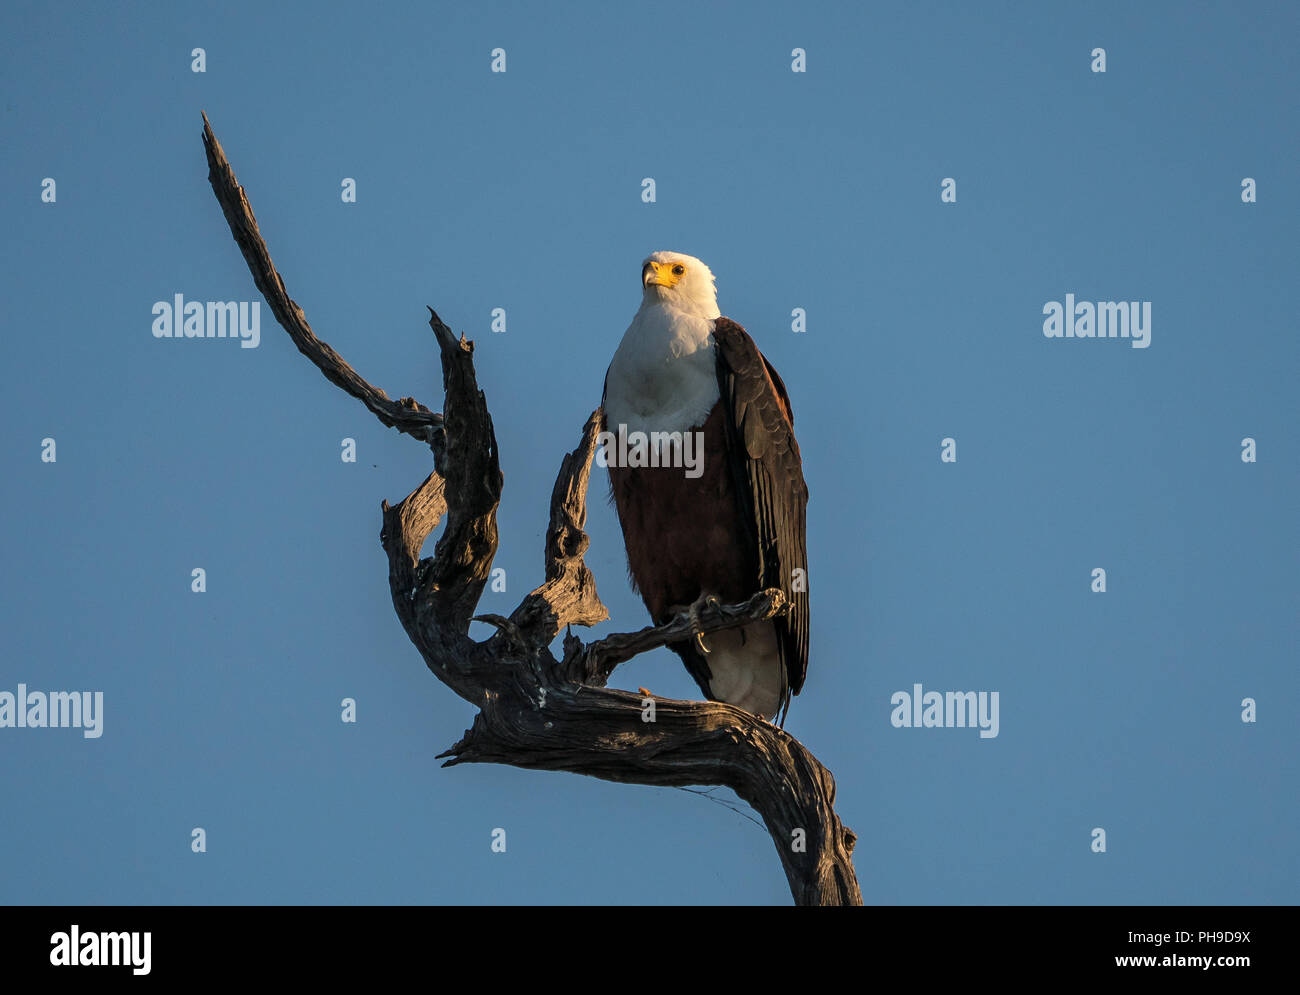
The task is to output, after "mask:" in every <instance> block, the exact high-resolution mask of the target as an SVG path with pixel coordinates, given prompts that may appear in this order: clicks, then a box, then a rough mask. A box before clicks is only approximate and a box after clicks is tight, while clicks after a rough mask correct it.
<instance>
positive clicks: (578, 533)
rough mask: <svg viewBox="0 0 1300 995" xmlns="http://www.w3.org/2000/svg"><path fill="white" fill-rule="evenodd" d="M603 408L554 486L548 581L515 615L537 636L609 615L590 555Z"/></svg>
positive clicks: (568, 456)
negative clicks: (592, 487) (590, 486)
mask: <svg viewBox="0 0 1300 995" xmlns="http://www.w3.org/2000/svg"><path fill="white" fill-rule="evenodd" d="M601 422H602V415H601V411H600V409H599V408H598V409H596V410H595V411H593V412H592V413H591V417H590V418H588V419H587V424H586V425H584V426H583V428H582V441H581V442H579V444H578V448H577V449H575V450H574V451H573V452H571V453H567V454H566V455H565V457H564V462H563V464H561V466H560V474H559V476H558V477H556V479H555V488H554V489H553V490H552V492H551V521H550V525H549V526H548V527H547V529H546V583H545V584H543V585H542V586H541V587H539V588H537V589H536V590H535V591H533V592H532V593H530V594H529V595H528V597H526V598H524V600H523V603H522V604H520V606H519V607H518V608H517V609H515V613H514V615H513V616H512V619H513V620H514V622H515V624H516V625H518V626H519V627H520V628H521V629H523V630H525V631H527V632H529V633H530V634H531V635H532V637H533V638H535V639H537V640H539V641H540V642H543V643H549V642H550V641H551V640H552V639H554V638H555V635H556V633H558V632H559V631H560V629H562V628H563V627H564V626H566V625H595V624H597V623H598V622H603V621H605V619H607V618H609V611H608V610H607V609H606V608H605V606H604V604H603V603H602V602H601V600H600V595H599V594H597V593H596V578H595V577H594V576H593V575H592V573H591V570H590V569H589V568H588V566H587V563H586V561H585V560H584V559H583V557H584V556H586V554H587V547H588V546H589V545H591V540H590V539H589V538H588V537H587V533H586V532H585V531H583V527H584V526H585V525H586V524H587V483H588V481H589V480H590V479H591V460H592V457H593V456H594V455H595V453H596V438H597V436H598V435H599V434H600V426H601Z"/></svg>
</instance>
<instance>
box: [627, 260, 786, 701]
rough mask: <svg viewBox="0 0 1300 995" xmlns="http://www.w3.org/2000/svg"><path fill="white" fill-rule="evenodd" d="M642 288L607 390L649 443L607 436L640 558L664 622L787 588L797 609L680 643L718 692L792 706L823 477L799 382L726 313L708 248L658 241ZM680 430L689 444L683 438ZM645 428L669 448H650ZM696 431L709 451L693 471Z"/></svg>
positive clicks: (657, 616)
mask: <svg viewBox="0 0 1300 995" xmlns="http://www.w3.org/2000/svg"><path fill="white" fill-rule="evenodd" d="M641 288H642V299H641V307H640V309H639V310H638V311H637V313H636V316H635V317H633V319H632V324H631V325H629V326H628V329H627V332H626V333H624V335H623V340H622V342H621V343H619V347H618V350H617V351H616V352H615V353H614V359H613V361H612V362H611V363H610V365H609V371H608V372H607V373H606V375H605V394H604V415H605V423H604V429H605V431H606V432H607V433H609V435H607V436H605V438H606V439H610V438H611V437H613V436H618V437H619V438H620V439H622V438H626V439H628V440H632V441H633V443H634V445H633V447H632V450H631V453H632V455H631V458H628V453H627V452H626V451H625V452H623V456H624V459H622V460H620V459H619V458H618V457H619V455H620V453H619V452H618V451H615V450H614V447H612V446H611V445H609V444H608V443H607V444H606V450H607V452H606V454H605V458H604V460H603V462H605V463H606V464H607V465H608V467H609V479H610V490H611V491H612V495H613V500H614V506H615V508H616V509H617V511H618V520H619V524H620V525H621V526H622V529H623V539H624V542H625V543H626V546H627V564H628V573H629V575H630V577H631V580H632V584H633V587H634V588H635V589H636V590H637V591H639V592H640V594H641V597H642V599H643V600H644V601H645V605H646V608H647V609H648V610H649V612H650V617H651V618H652V619H653V620H654V622H655V624H656V625H661V624H663V623H664V622H667V621H668V620H669V619H670V618H672V616H673V615H674V614H675V613H677V612H678V611H683V610H686V609H687V608H688V607H689V606H691V605H693V604H695V603H696V601H697V600H698V599H700V598H701V597H706V598H707V597H712V598H716V599H717V600H718V601H719V602H721V603H723V604H731V603H735V602H741V601H745V600H747V599H748V598H750V597H751V596H752V595H753V594H755V593H756V592H757V591H760V590H762V589H764V588H770V587H776V588H780V589H781V591H782V592H783V593H784V594H785V595H786V596H787V598H789V600H790V602H791V610H790V612H789V613H788V614H786V615H784V616H782V617H779V618H776V619H774V620H772V621H767V622H755V623H751V624H750V625H747V626H743V627H738V628H733V629H727V630H724V631H721V632H716V633H713V634H711V635H709V636H707V637H698V638H696V639H693V640H687V641H684V642H679V643H674V644H672V645H671V646H670V647H669V648H670V649H672V650H673V651H674V652H675V653H676V654H677V655H678V656H680V657H681V658H682V662H683V663H685V664H686V669H687V671H688V672H689V673H690V675H691V676H692V677H693V678H695V681H696V683H697V684H699V686H700V690H701V691H703V692H704V694H705V696H706V697H708V698H709V699H711V700H713V701H724V702H728V703H730V704H733V705H739V706H740V707H741V708H745V709H748V710H749V711H751V712H754V713H755V714H757V715H760V716H762V717H763V718H767V719H773V720H775V718H776V716H777V713H778V712H780V713H781V715H782V718H784V710H785V709H786V708H788V707H789V701H790V695H792V694H798V693H799V690H800V688H802V687H803V682H804V675H805V673H806V672H807V669H808V584H807V562H806V552H805V550H806V543H805V538H804V510H805V508H806V506H807V503H808V487H807V485H806V484H805V483H804V479H803V465H802V462H801V460H800V457H799V445H798V443H797V442H795V438H794V412H793V410H792V409H791V407H790V398H789V396H788V394H787V393H786V389H785V384H784V383H782V381H781V378H780V376H778V375H777V372H776V370H775V369H773V368H772V364H771V363H769V362H768V361H767V359H766V357H764V356H763V354H762V353H761V352H759V350H758V346H756V345H755V344H754V340H753V339H752V338H750V337H749V335H748V334H747V333H746V331H745V329H743V328H742V327H741V326H740V325H738V324H736V323H735V322H734V321H732V320H730V319H729V318H724V317H722V315H721V312H719V310H718V300H717V290H716V289H715V287H714V277H713V273H712V272H710V270H709V268H708V267H707V266H706V265H704V263H702V262H701V261H700V260H698V259H696V258H695V257H694V256H687V255H683V254H682V253H680V252H656V253H653V254H652V255H650V256H649V257H648V258H647V259H646V260H645V262H644V264H643V265H642V267H641ZM638 432H640V433H644V436H637V434H636V433H638ZM653 433H662V434H660V435H658V436H656V435H654V434H653ZM672 433H681V435H680V436H677V437H674V436H673V435H672ZM674 438H680V439H683V440H685V441H684V443H683V446H684V449H683V448H678V449H676V450H674V451H672V452H670V450H673V447H674V446H675V445H677V443H676V442H669V441H667V440H670V439H674ZM638 439H649V440H656V439H657V440H659V444H660V445H659V447H660V449H661V450H662V452H660V453H654V452H651V454H650V457H651V458H649V459H647V458H646V453H645V452H644V451H642V452H641V453H639V454H638V453H637V452H636V444H637V440H638ZM692 441H697V442H699V443H702V449H701V450H698V452H700V453H702V456H703V460H702V464H701V465H699V466H696V467H695V468H694V470H693V472H688V471H686V470H684V468H683V465H682V464H683V462H684V461H685V456H684V455H683V452H689V446H690V444H691V442H692ZM622 448H624V449H626V447H622ZM650 448H651V449H652V450H653V449H654V442H653V441H652V442H651V444H650ZM674 456H677V457H680V458H672V457H674ZM656 457H658V458H656ZM620 462H622V463H624V464H625V465H618V464H619V463H620ZM664 464H668V465H664ZM673 464H675V465H673Z"/></svg>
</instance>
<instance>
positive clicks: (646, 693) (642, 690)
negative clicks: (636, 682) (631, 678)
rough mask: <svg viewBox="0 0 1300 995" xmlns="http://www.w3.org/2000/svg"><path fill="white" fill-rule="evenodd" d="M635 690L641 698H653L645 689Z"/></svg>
mask: <svg viewBox="0 0 1300 995" xmlns="http://www.w3.org/2000/svg"><path fill="white" fill-rule="evenodd" d="M637 690H638V691H640V692H641V697H642V698H653V697H654V695H653V694H651V693H650V691H649V690H648V689H646V688H637Z"/></svg>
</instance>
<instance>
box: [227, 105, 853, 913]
mask: <svg viewBox="0 0 1300 995" xmlns="http://www.w3.org/2000/svg"><path fill="white" fill-rule="evenodd" d="M203 140H204V146H205V148H206V150H207V156H208V165H209V179H210V181H211V182H212V188H213V191H214V192H215V193H216V195H217V200H218V201H219V202H220V204H221V207H222V210H223V211H224V212H225V215H226V218H227V220H228V221H229V222H230V229H231V232H232V233H233V234H234V236H235V241H236V243H238V245H239V247H240V250H241V251H242V252H243V254H244V259H245V261H246V262H247V263H248V267H249V270H250V271H251V272H252V274H253V279H254V280H255V281H256V282H257V286H258V288H259V289H260V290H261V291H262V293H263V295H264V296H265V297H266V300H267V303H268V305H270V307H271V309H272V311H273V312H274V313H275V315H276V318H277V320H278V321H279V322H280V324H281V325H282V326H284V328H285V330H286V331H287V332H288V333H289V335H290V337H291V338H292V339H293V340H294V342H295V344H296V345H297V346H298V348H299V350H300V351H301V352H303V354H304V355H306V356H307V357H308V358H310V359H311V360H312V362H314V363H315V364H316V365H317V366H318V367H319V368H320V369H321V371H322V372H323V373H324V374H325V376H326V377H327V378H329V379H330V381H331V382H333V383H335V384H337V385H338V386H340V387H342V388H343V389H344V390H346V391H347V392H348V393H350V394H352V395H353V396H354V397H358V398H360V399H361V400H362V401H363V403H365V404H366V406H367V407H368V408H369V409H370V410H371V411H372V412H374V413H375V415H376V416H377V417H378V418H379V419H380V421H382V422H383V423H384V424H386V425H391V426H393V427H396V428H398V429H399V430H400V431H403V432H406V433H407V434H409V435H412V436H415V437H416V438H419V439H422V440H423V441H425V442H426V443H428V444H429V446H430V447H431V448H432V450H433V457H434V472H433V473H431V474H429V476H428V477H427V478H426V479H425V480H424V482H423V483H421V484H420V486H419V487H417V488H416V489H415V490H414V491H413V492H412V493H411V494H410V495H408V496H407V497H406V498H405V499H404V500H403V501H401V502H399V503H398V504H397V505H395V506H389V504H388V503H387V502H384V503H383V505H382V508H381V510H382V513H383V530H382V531H381V533H380V541H381V543H382V545H383V548H384V551H385V553H386V554H387V556H388V577H389V587H390V590H391V594H392V599H393V608H394V610H395V611H396V613H397V617H398V619H399V620H400V621H401V623H402V627H403V628H404V629H405V630H406V633H407V635H408V637H409V638H410V640H411V642H412V644H413V645H414V646H415V647H416V649H417V650H419V652H420V655H421V656H422V657H423V659H424V661H425V664H426V666H428V668H429V670H430V672H431V673H433V675H434V676H435V677H437V678H438V679H439V680H440V681H442V682H443V683H444V684H446V685H447V686H448V687H449V688H451V689H452V690H453V691H454V692H455V693H456V694H458V695H460V696H461V697H462V698H464V699H465V700H466V701H469V702H471V703H472V704H474V705H475V706H476V707H477V708H478V709H479V712H478V714H477V716H476V717H475V719H474V724H473V726H472V727H471V728H470V729H469V731H467V732H466V733H465V735H464V736H463V737H462V739H461V740H460V742H458V743H457V744H456V745H455V746H453V747H452V748H451V749H450V750H448V751H447V752H446V753H445V754H443V755H442V756H444V757H446V758H448V759H447V763H448V764H449V765H450V764H458V763H469V762H482V763H505V764H512V765H514V766H517V767H527V768H538V769H544V770H566V771H572V772H574V773H578V774H587V775H589V776H592V777H599V778H604V779H605V780H610V781H621V782H630V783H637V784H661V785H672V786H677V787H685V786H689V785H726V786H728V787H730V788H732V789H733V790H734V791H735V792H736V793H737V794H738V795H739V796H740V797H741V798H743V799H744V800H745V801H747V802H748V803H749V804H750V805H752V806H753V807H754V808H755V809H756V810H757V811H758V813H759V815H760V816H761V817H762V819H763V822H764V824H765V825H766V827H767V830H768V832H769V834H770V835H771V837H772V840H773V842H774V843H775V845H776V848H777V853H778V854H779V855H780V858H781V864H782V867H783V868H784V869H785V873H786V878H787V880H788V881H789V884H790V890H791V893H792V894H793V895H794V898H795V901H796V902H798V903H799V904H803V905H815V904H861V901H862V896H861V895H860V894H859V892H858V885H857V879H856V877H855V876H854V872H853V861H852V851H853V845H854V842H855V837H854V835H853V833H852V832H851V831H849V830H848V829H847V828H846V827H844V826H843V825H842V824H841V823H840V821H839V818H838V816H836V814H835V809H834V803H835V782H834V779H833V778H832V777H831V774H830V772H829V771H827V770H826V768H824V767H823V766H822V765H821V764H820V763H818V762H817V759H816V758H815V757H813V755H812V754H811V753H809V752H808V750H807V749H806V748H805V747H803V746H802V745H801V744H800V743H799V742H798V741H797V740H795V739H794V738H793V737H792V736H790V735H789V734H788V733H786V732H785V731H784V730H782V729H779V728H777V727H775V726H773V725H771V724H770V723H768V722H765V721H763V720H762V719H759V718H758V717H757V716H755V715H752V714H750V713H749V712H746V711H744V710H742V709H739V708H736V707H734V706H731V705H724V704H718V703H715V702H686V701H672V700H668V699H651V700H650V701H648V702H644V701H643V700H642V699H641V697H640V696H638V695H633V694H629V693H627V692H625V691H616V690H611V689H609V688H605V687H603V686H602V685H603V684H604V683H605V681H606V680H607V678H608V677H609V674H610V672H611V671H612V670H613V669H614V667H615V666H617V664H619V663H620V662H622V661H625V660H628V659H630V658H631V657H633V656H635V655H636V654H638V653H643V652H646V651H647V650H650V649H653V648H655V647H658V646H663V645H666V644H668V643H672V642H676V641H678V640H681V639H689V638H691V637H692V636H694V635H696V634H700V633H704V634H707V633H710V632H716V631H719V630H721V629H725V628H730V627H733V626H737V625H743V624H746V623H748V622H752V621H758V620H762V619H767V618H773V617H775V616H776V615H778V614H779V613H781V612H783V611H786V610H787V609H788V605H787V604H786V603H785V599H784V597H783V596H782V594H781V592H780V591H777V590H767V591H760V592H758V593H757V594H755V595H754V596H753V597H752V598H750V600H749V601H748V602H745V603H743V604H739V605H728V606H723V605H718V604H716V603H713V602H710V601H702V602H701V603H700V604H698V605H695V606H692V608H691V609H690V611H688V612H685V613H683V614H681V615H679V616H677V617H676V618H674V619H672V620H671V621H669V622H668V623H667V624H666V625H662V626H649V627H647V628H645V629H642V630H640V631H639V632H634V633H627V634H620V635H612V636H608V637H606V638H605V639H602V640H599V641H597V642H595V643H593V644H591V645H590V646H585V647H584V646H583V644H582V641H581V640H580V639H578V638H577V637H576V636H574V635H572V633H569V634H567V635H566V637H565V641H564V648H565V655H564V660H563V661H558V660H556V659H555V658H554V656H553V655H552V654H551V651H550V648H549V646H550V642H551V640H552V639H553V638H554V637H555V635H556V634H557V633H558V632H559V631H560V630H561V629H562V628H563V627H564V626H566V625H570V624H573V623H577V624H588V625H589V624H593V623H595V622H598V621H601V620H603V619H605V618H607V617H608V613H607V612H606V610H605V607H604V605H603V604H601V601H600V598H599V596H598V595H597V593H596V584H595V578H594V577H593V576H592V574H591V571H590V570H589V569H588V567H587V565H586V563H585V561H584V555H585V553H586V550H587V546H588V543H589V539H588V537H587V534H586V532H585V531H584V529H585V526H586V518H587V508H586V497H587V486H588V483H589V479H590V473H591V462H592V458H593V455H594V452H595V445H596V438H597V435H598V432H599V429H600V422H601V412H600V411H599V410H597V411H596V412H595V413H593V414H592V416H591V417H590V418H588V419H587V423H586V425H585V426H584V428H583V434H582V439H581V441H580V443H579V445H578V448H577V449H575V450H574V451H573V452H571V453H569V454H567V455H566V457H565V459H564V462H563V464H562V466H561V467H560V472H559V476H558V477H557V479H556V482H555V488H554V490H553V492H552V495H551V509H550V523H549V526H548V528H547V534H546V560H545V568H546V580H545V582H544V583H543V584H542V585H541V586H540V587H538V588H537V589H536V590H534V591H532V592H531V593H530V594H529V595H528V596H527V597H526V598H525V599H524V601H523V602H522V603H521V604H520V606H519V607H518V608H517V609H516V610H515V611H514V613H513V614H512V615H511V616H510V617H509V618H506V617H504V616H502V615H499V614H494V613H491V614H481V615H475V614H474V609H475V606H476V605H477V603H478V600H479V597H480V595H481V594H482V590H483V585H484V583H485V582H486V581H487V579H488V576H489V573H490V570H491V565H492V558H493V556H494V555H495V553H496V547H497V523H496V509H497V506H498V503H499V501H500V498H501V487H502V477H501V470H500V467H499V463H498V453H497V442H496V434H495V430H494V429H493V426H492V418H491V415H490V414H489V412H488V408H487V401H486V399H485V398H484V396H483V392H482V391H480V390H479V389H478V383H477V379H476V377H475V373H474V361H473V345H472V343H470V342H468V341H467V340H466V339H465V338H464V337H460V338H457V337H456V336H455V335H454V334H453V333H452V331H451V329H450V328H448V327H447V326H446V325H445V324H444V323H443V322H442V320H441V319H440V318H439V317H438V315H437V314H436V313H434V311H433V309H432V308H430V309H429V314H430V320H429V324H430V326H431V327H432V329H433V332H434V336H435V338H436V340H437V342H438V348H439V352H440V354H441V357H442V369H443V389H444V391H445V393H446V398H445V411H446V415H445V417H444V416H443V415H438V414H434V413H433V412H431V411H429V409H427V408H425V407H424V406H422V405H419V404H417V403H416V402H414V401H411V400H409V399H404V400H403V401H401V402H396V403H395V402H393V401H391V400H389V398H388V396H387V395H386V394H385V393H384V392H383V391H381V390H378V389H377V388H375V387H372V386H371V385H370V384H368V383H366V382H365V381H364V380H362V379H361V378H360V377H359V376H357V374H356V373H355V372H354V371H353V370H352V369H351V367H349V366H348V365H347V364H346V363H344V362H343V360H342V359H341V358H340V357H339V356H338V354H337V353H335V352H334V350H332V349H330V347H329V346H327V345H326V344H325V343H323V342H321V341H320V340H319V339H317V338H316V337H315V335H314V334H313V333H312V331H311V328H310V327H309V326H308V324H307V321H306V318H305V317H304V315H303V312H302V309H301V308H300V307H298V305H297V304H295V303H294V302H293V301H292V300H290V299H289V296H288V294H287V293H286V292H285V288H284V282H283V281H282V280H281V279H280V276H279V274H278V273H277V272H276V269H275V266H274V264H273V263H272V262H271V257H270V254H269V253H268V252H267V249H266V245H265V244H264V243H263V241H262V238H261V235H260V234H259V233H258V229H257V221H256V219H255V218H254V216H253V211H252V207H251V206H250V205H249V203H248V199H247V197H246V196H245V194H244V191H243V188H242V187H240V186H239V184H238V183H237V182H236V180H235V174H234V171H233V170H232V169H231V167H230V164H229V162H227V160H226V157H225V154H224V153H223V152H222V150H221V146H220V144H219V143H218V142H217V140H216V137H215V136H214V135H213V133H212V129H211V126H210V125H208V123H207V117H206V116H205V117H204V136H203ZM444 517H445V519H446V529H445V531H444V533H443V535H442V537H441V538H440V539H439V541H438V544H437V548H436V550H435V553H434V555H433V557H431V558H424V559H421V558H420V551H421V550H422V549H423V548H424V545H425V541H426V540H427V539H428V537H429V536H430V535H431V534H432V532H433V530H434V529H435V528H436V527H437V525H438V523H439V522H440V521H442V520H443V518H444ZM475 618H477V619H479V620H481V621H484V622H486V623H488V624H490V625H492V626H493V627H494V628H495V629H496V632H495V633H494V634H493V635H492V636H491V637H490V638H489V639H487V640H485V641H483V642H476V641H475V640H473V639H471V638H470V637H469V635H468V629H469V624H470V622H471V620H473V619H475Z"/></svg>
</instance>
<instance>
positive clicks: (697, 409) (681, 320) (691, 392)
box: [605, 252, 720, 433]
mask: <svg viewBox="0 0 1300 995" xmlns="http://www.w3.org/2000/svg"><path fill="white" fill-rule="evenodd" d="M645 261H646V262H647V263H648V262H651V261H654V262H660V263H677V262H681V263H683V264H684V265H685V266H686V275H685V276H684V277H683V278H682V280H680V281H679V282H678V283H677V285H676V286H674V287H664V286H660V285H658V284H650V285H648V286H646V287H645V288H644V294H643V297H642V300H641V307H640V309H639V310H638V311H637V313H636V314H635V315H634V316H633V318H632V323H631V324H630V325H628V328H627V331H626V332H624V333H623V341H622V342H620V343H619V346H618V350H617V351H616V352H615V353H614V359H613V362H611V363H610V364H609V375H608V378H607V379H606V381H605V415H606V417H607V419H608V423H609V427H610V430H611V431H617V427H618V426H619V425H626V426H627V431H628V433H632V432H638V431H639V432H681V431H685V430H686V429H689V428H696V427H698V426H700V425H703V424H704V421H705V419H706V418H708V416H709V412H710V411H712V410H713V406H714V405H715V404H717V402H718V396H719V395H718V375H717V368H716V365H715V364H716V359H715V357H714V352H713V322H714V319H716V318H717V317H718V315H719V314H720V312H719V311H718V299H717V292H716V291H715V290H714V285H713V273H712V272H710V271H709V268H708V267H707V266H705V265H704V263H702V262H700V261H699V260H698V259H696V258H695V257H694V256H687V255H683V254H682V253H679V252H656V253H653V254H652V255H650V256H649V257H647V259H646V260H645Z"/></svg>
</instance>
